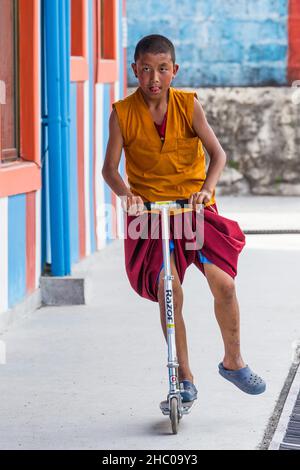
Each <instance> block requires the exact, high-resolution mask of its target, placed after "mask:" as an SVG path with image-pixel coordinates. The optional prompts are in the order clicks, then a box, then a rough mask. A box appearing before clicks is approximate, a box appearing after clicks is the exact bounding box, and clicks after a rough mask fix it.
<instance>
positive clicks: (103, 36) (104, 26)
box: [96, 0, 118, 82]
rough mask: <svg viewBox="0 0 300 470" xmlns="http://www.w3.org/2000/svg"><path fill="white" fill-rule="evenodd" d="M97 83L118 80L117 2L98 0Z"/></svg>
mask: <svg viewBox="0 0 300 470" xmlns="http://www.w3.org/2000/svg"><path fill="white" fill-rule="evenodd" d="M96 18H97V25H96V30H97V45H96V48H97V51H96V53H97V82H114V81H116V80H117V74H118V67H117V60H116V58H117V57H116V47H117V44H116V42H117V41H116V32H117V31H116V28H117V26H116V25H117V23H116V22H117V18H116V0H96Z"/></svg>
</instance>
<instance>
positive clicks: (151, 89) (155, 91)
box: [149, 86, 160, 93]
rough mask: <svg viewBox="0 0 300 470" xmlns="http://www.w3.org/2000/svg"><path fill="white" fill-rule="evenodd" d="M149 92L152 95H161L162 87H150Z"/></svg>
mask: <svg viewBox="0 0 300 470" xmlns="http://www.w3.org/2000/svg"><path fill="white" fill-rule="evenodd" d="M149 90H150V91H151V93H159V92H160V87H159V86H151V87H149Z"/></svg>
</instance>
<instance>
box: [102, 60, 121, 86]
mask: <svg viewBox="0 0 300 470" xmlns="http://www.w3.org/2000/svg"><path fill="white" fill-rule="evenodd" d="M117 79H118V64H117V61H116V60H100V59H98V60H97V83H112V82H115V81H116V80H117Z"/></svg>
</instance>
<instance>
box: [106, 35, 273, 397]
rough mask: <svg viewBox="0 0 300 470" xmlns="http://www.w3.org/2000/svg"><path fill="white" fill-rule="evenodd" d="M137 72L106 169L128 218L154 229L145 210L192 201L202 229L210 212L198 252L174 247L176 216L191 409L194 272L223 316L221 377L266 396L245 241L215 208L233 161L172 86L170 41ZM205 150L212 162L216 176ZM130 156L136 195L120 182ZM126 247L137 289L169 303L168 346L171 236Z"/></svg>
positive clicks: (137, 57)
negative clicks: (243, 293)
mask: <svg viewBox="0 0 300 470" xmlns="http://www.w3.org/2000/svg"><path fill="white" fill-rule="evenodd" d="M132 69H133V72H134V74H135V76H136V77H137V79H138V82H139V87H138V88H137V90H136V91H135V92H134V93H133V94H132V95H130V96H128V97H127V98H125V99H123V100H119V101H117V102H116V103H114V104H113V110H112V113H111V116H110V121H109V130H110V134H109V141H108V144H107V150H106V157H105V162H104V165H103V169H102V175H103V177H104V179H105V181H106V182H107V184H108V185H109V186H110V187H111V189H112V190H113V191H114V193H115V194H117V195H118V196H119V197H120V198H121V200H122V206H123V208H124V210H125V211H126V212H127V213H128V215H127V217H126V219H127V222H126V223H127V228H128V227H129V225H130V223H131V222H132V221H133V220H135V219H136V218H137V217H144V219H143V220H144V221H145V218H146V219H147V220H148V217H150V213H147V212H144V205H143V203H144V202H145V201H152V202H155V201H170V200H172V201H173V200H177V199H188V200H189V203H190V204H191V205H192V209H193V212H192V217H193V218H194V219H195V217H196V214H197V212H196V209H197V207H196V205H197V204H204V233H205V237H204V244H203V246H202V248H201V249H197V250H196V249H195V250H190V249H189V250H188V249H186V239H185V236H184V235H183V236H182V238H181V239H180V238H176V237H174V228H175V220H174V217H175V216H174V215H173V216H172V215H171V216H170V250H171V271H172V275H173V276H174V281H173V295H174V315H175V331H176V349H177V357H178V362H179V369H178V374H179V382H180V389H181V396H182V400H183V401H192V400H195V399H196V398H197V388H196V386H195V384H194V376H193V373H192V371H191V369H190V366H189V359H188V347H187V338H186V330H185V324H184V319H183V315H182V304H183V291H182V282H183V279H184V274H185V271H186V269H187V267H188V266H189V265H190V264H192V263H194V264H195V265H196V266H197V268H198V269H199V270H201V271H202V273H203V274H204V275H205V277H206V279H207V282H208V285H209V288H210V290H211V292H212V294H213V297H214V307H215V315H216V318H217V321H218V324H219V327H220V329H221V334H222V338H223V342H224V349H225V353H224V357H223V360H222V362H220V364H219V366H218V367H219V373H220V374H221V375H222V376H223V377H224V378H225V379H227V380H229V381H230V382H232V383H233V384H234V385H236V386H237V387H238V388H239V389H241V390H242V391H243V392H245V393H249V394H259V393H262V392H264V391H265V388H266V384H265V382H264V380H263V379H262V378H261V377H259V376H258V375H257V374H256V373H254V372H253V371H252V370H251V369H250V367H249V366H248V365H246V364H245V362H244V360H243V358H242V356H241V351H240V322H239V306H238V301H237V297H236V290H235V282H234V279H235V276H236V274H237V261H238V255H239V253H240V252H241V250H242V249H243V247H244V245H245V236H244V234H243V232H242V231H241V229H240V228H239V226H238V224H237V223H236V222H234V221H232V220H229V219H227V218H224V217H222V216H221V215H219V214H218V209H217V206H216V200H215V188H216V185H217V182H218V180H219V178H220V175H221V172H222V170H223V168H224V166H225V163H226V155H225V152H224V150H223V148H222V147H221V145H220V143H219V141H218V139H217V137H216V136H215V134H214V132H213V130H212V128H211V127H210V126H209V124H208V122H207V120H206V117H205V114H204V111H203V109H202V106H201V104H200V103H199V101H198V97H197V94H196V93H193V92H185V91H181V90H177V89H175V88H173V87H172V86H171V82H172V79H173V78H174V77H175V76H176V74H177V72H178V69H179V66H178V64H176V59H175V50H174V46H173V44H172V42H171V41H170V40H169V39H168V38H166V37H164V36H161V35H157V34H154V35H150V36H146V37H144V38H142V39H141V40H140V41H139V42H138V44H137V46H136V49H135V54H134V63H133V64H132ZM203 146H204V147H205V149H206V150H207V152H208V154H209V157H210V162H209V166H208V169H207V174H206V168H205V154H204V150H203ZM122 148H124V150H125V158H126V172H127V176H128V183H129V187H127V186H126V184H125V182H124V181H123V179H122V177H121V175H120V173H119V172H118V167H119V162H120V158H121V152H122ZM194 219H193V220H194ZM194 222H195V220H194ZM124 243H125V246H124V248H125V263H126V272H127V275H128V278H129V281H130V283H131V285H132V287H133V288H134V289H135V290H136V292H137V293H138V294H139V295H141V296H143V297H144V298H147V299H150V300H152V301H154V302H158V303H159V308H160V316H161V325H162V329H163V332H164V335H165V337H166V320H165V305H164V280H163V276H164V270H163V264H162V261H163V254H162V243H161V235H160V238H158V239H157V238H156V239H153V238H150V237H148V238H141V237H140V238H137V239H133V238H130V236H128V235H127V236H126V234H125V239H124Z"/></svg>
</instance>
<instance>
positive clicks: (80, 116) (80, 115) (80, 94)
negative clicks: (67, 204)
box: [77, 82, 85, 258]
mask: <svg viewBox="0 0 300 470" xmlns="http://www.w3.org/2000/svg"><path fill="white" fill-rule="evenodd" d="M77 164H78V212H79V214H78V218H79V257H80V258H83V257H84V256H85V203H84V195H85V186H84V84H83V83H82V82H78V83H77Z"/></svg>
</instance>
